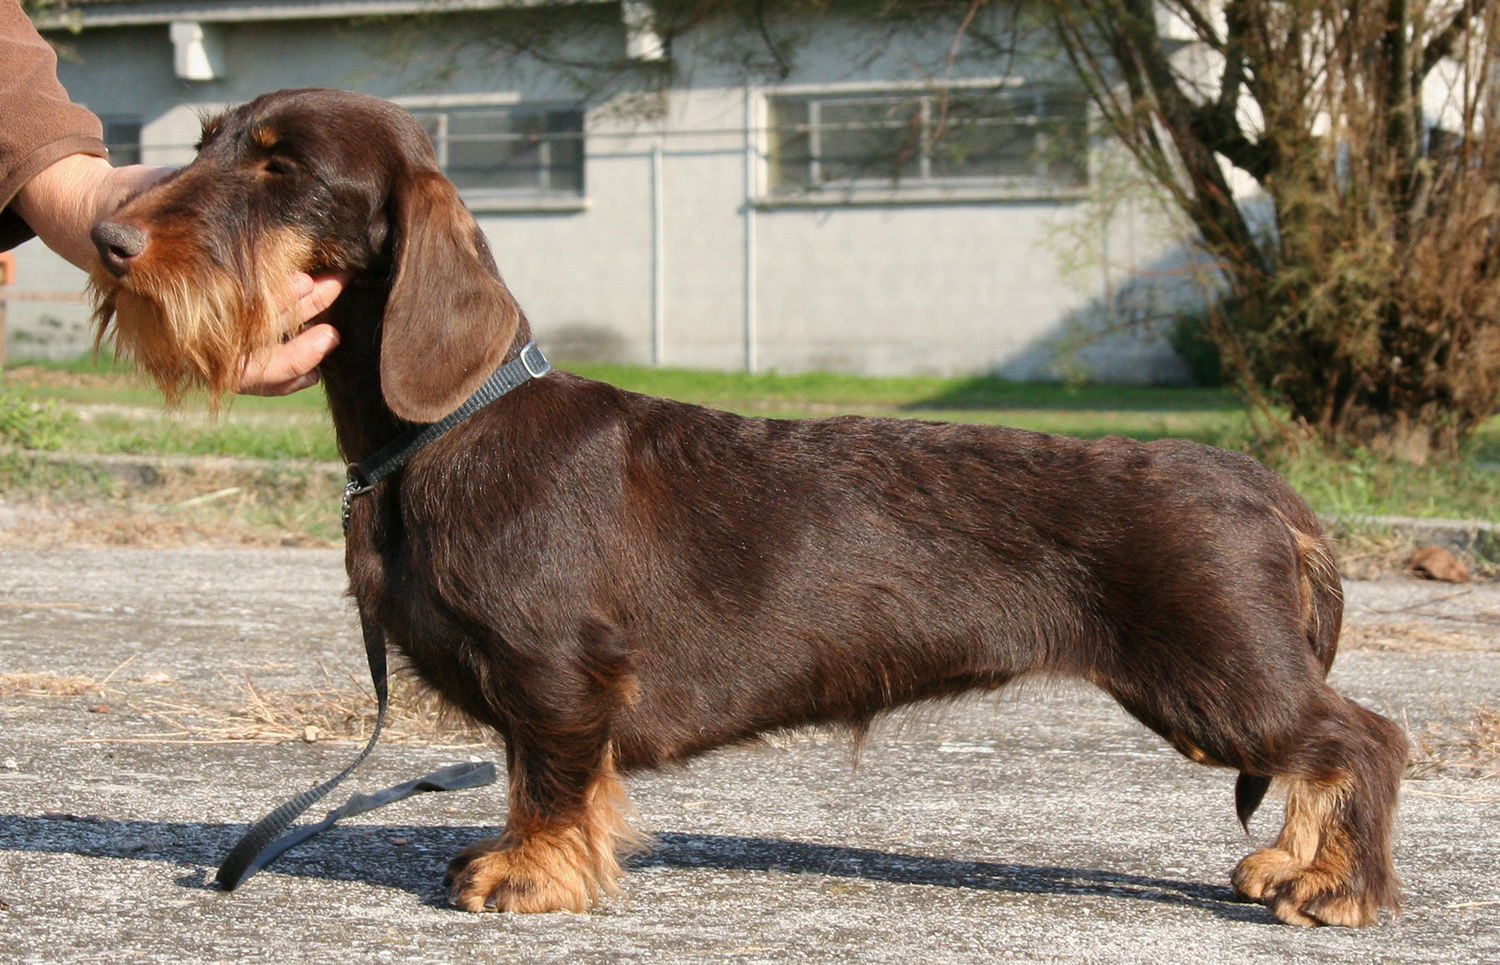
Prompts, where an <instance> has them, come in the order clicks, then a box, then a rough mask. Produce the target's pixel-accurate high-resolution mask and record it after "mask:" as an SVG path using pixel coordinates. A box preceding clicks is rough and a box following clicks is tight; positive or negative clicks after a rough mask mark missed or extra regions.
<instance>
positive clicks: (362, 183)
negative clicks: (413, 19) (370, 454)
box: [90, 90, 520, 422]
mask: <svg viewBox="0 0 1500 965" xmlns="http://www.w3.org/2000/svg"><path fill="white" fill-rule="evenodd" d="M93 238H94V243H95V245H96V246H97V247H98V249H99V255H100V262H99V265H98V266H97V267H96V268H95V270H94V271H93V272H92V275H91V278H90V284H91V286H92V288H93V289H94V292H95V295H96V302H97V306H98V307H97V310H96V319H97V321H98V323H99V332H100V336H101V337H102V336H103V333H104V331H105V327H106V326H107V325H108V324H109V321H110V319H111V318H113V319H114V323H115V341H116V346H117V350H118V351H122V352H124V353H126V354H129V355H131V356H133V357H134V358H135V359H136V360H137V361H138V362H139V363H140V365H141V366H142V367H143V368H144V369H145V370H146V371H147V372H148V373H149V374H150V375H151V377H152V378H153V379H154V380H155V381H156V382H157V384H158V385H160V387H161V388H162V390H163V392H164V393H165V394H166V395H167V397H168V398H169V399H171V400H176V399H178V398H180V397H181V394H182V393H183V391H184V390H185V389H188V388H192V387H194V386H197V387H203V388H206V389H208V391H209V393H210V397H211V399H213V400H215V401H217V400H219V399H221V398H222V397H223V395H224V394H226V393H227V392H230V391H232V390H233V389H234V387H235V386H236V384H237V383H238V381H239V377H240V373H241V371H242V370H243V368H244V365H245V363H246V361H247V359H249V357H250V356H251V354H252V353H254V352H255V351H257V350H259V349H262V348H265V347H268V346H271V345H274V344H276V343H277V342H279V341H283V340H285V339H287V338H289V337H291V336H292V335H293V334H295V331H294V329H295V327H296V323H295V321H293V320H291V318H290V315H289V312H288V311H287V310H286V309H287V307H288V305H289V296H288V295H287V294H286V293H285V292H284V287H285V285H286V283H287V280H288V277H289V276H290V274H291V273H292V272H294V271H307V272H318V271H329V270H341V269H342V270H350V271H352V272H354V273H355V278H356V280H355V282H354V284H375V285H378V286H380V287H381V288H382V289H388V291H389V295H388V297H386V298H385V299H384V312H383V314H382V313H381V312H380V311H379V310H378V309H377V310H374V311H372V312H371V313H370V314H371V315H373V316H375V317H369V318H363V317H359V318H350V317H347V316H348V314H349V313H347V312H339V311H337V308H338V306H335V311H334V312H333V313H332V314H333V315H334V316H335V317H334V321H335V323H336V324H338V325H339V326H340V327H341V328H345V329H348V328H351V327H353V328H359V329H361V330H360V331H347V330H346V331H344V333H343V334H344V337H345V340H346V341H348V340H351V339H356V340H357V339H359V338H361V337H363V338H365V339H372V338H378V339H379V362H380V385H381V392H382V394H383V395H384V396H385V401H386V403H387V405H389V407H390V408H391V411H392V412H394V413H395V414H396V415H397V416H399V417H401V418H403V419H407V420H410V421H413V422H431V421H434V420H436V419H438V418H441V417H442V416H443V415H445V414H447V413H448V412H449V411H451V410H453V409H454V408H456V407H457V406H458V405H459V404H460V403H461V402H462V401H463V400H464V399H465V398H467V397H468V396H469V394H470V393H472V392H473V391H474V390H475V389H476V388H477V387H478V386H479V384H480V383H481V382H483V381H484V379H485V378H486V377H487V376H488V375H489V373H490V372H491V371H492V370H493V369H494V368H495V367H496V366H497V365H498V364H499V363H500V362H501V361H502V360H503V359H504V357H505V355H506V353H507V351H508V349H509V348H510V345H511V342H512V341H513V339H514V338H515V335H516V332H517V328H518V325H519V322H520V313H519V311H518V310H517V308H516V304H515V301H514V300H513V299H512V298H511V295H510V293H509V292H508V291H507V290H506V288H505V286H504V285H503V284H502V283H501V281H500V278H499V274H498V273H497V272H496V271H495V268H494V262H493V259H491V257H490V254H489V251H488V248H487V247H486V245H485V242H484V238H483V235H482V234H481V233H480V230H479V226H478V225H477V224H476V223H475V221H474V219H473V218H472V217H471V216H470V215H469V213H468V211H466V210H465V209H464V207H463V204H462V203H461V202H460V200H459V197H458V192H457V190H456V189H455V188H454V187H453V185H452V184H451V183H450V182H449V181H448V179H447V178H445V177H444V176H443V175H442V173H441V171H440V170H439V169H438V165H437V160H436V158H435V157H434V155H433V150H432V145H431V142H430V141H429V140H428V138H427V134H426V132H425V131H424V130H423V129H422V127H421V125H420V124H418V123H417V121H416V120H415V119H414V118H413V117H412V116H411V115H410V114H408V113H407V112H406V111H404V110H402V109H400V108H398V107H396V106H394V105H392V104H389V103H387V102H385V101H382V100H379V99H377V98H374V97H368V96H365V95H361V94H352V93H348V92H344V91H334V90H294V91H279V92H277V93H273V94H267V95H265V96H263V97H260V98H258V99H256V100H254V101H252V102H251V103H249V104H246V105H244V106H243V107H238V108H235V109H232V110H230V111H227V112H225V113H224V114H221V115H219V116H217V117H214V118H211V119H209V120H208V121H206V122H205V123H204V125H203V137H202V140H201V141H200V143H199V145H198V156H197V158H196V159H195V160H194V161H193V162H192V163H191V164H189V165H188V166H187V167H185V168H183V169H182V170H181V171H178V172H176V173H175V174H173V175H171V176H170V177H168V178H166V179H164V180H162V181H161V182H159V183H157V184H156V185H154V186H152V187H151V188H148V189H147V190H146V191H144V192H142V193H141V194H140V195H139V196H137V197H136V198H134V199H133V200H131V201H130V202H129V203H127V204H126V205H124V206H123V207H121V208H120V209H119V210H118V211H117V212H116V213H115V214H114V215H113V216H111V218H110V220H109V221H106V222H102V223H100V224H99V225H97V226H96V227H95V228H94V233H93ZM375 304H379V302H378V300H377V302H375Z"/></svg>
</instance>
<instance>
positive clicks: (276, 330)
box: [89, 236, 310, 410]
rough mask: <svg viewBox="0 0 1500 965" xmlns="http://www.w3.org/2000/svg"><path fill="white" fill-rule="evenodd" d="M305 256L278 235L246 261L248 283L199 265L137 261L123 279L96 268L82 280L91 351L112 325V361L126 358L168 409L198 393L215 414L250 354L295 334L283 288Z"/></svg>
mask: <svg viewBox="0 0 1500 965" xmlns="http://www.w3.org/2000/svg"><path fill="white" fill-rule="evenodd" d="M309 251H310V246H309V245H307V244H306V243H305V242H300V241H299V240H298V239H295V238H293V237H291V236H284V237H283V238H280V239H278V243H276V244H271V245H266V246H264V247H263V248H262V249H261V250H260V251H259V252H257V253H255V255H254V257H253V258H248V259H247V260H246V264H245V268H244V271H245V274H246V276H248V277H240V276H238V275H236V274H231V273H230V272H228V271H225V270H223V269H221V268H218V267H216V266H212V265H207V264H203V263H202V261H200V262H199V263H197V264H189V263H178V264H171V265H165V266H163V265H158V264H156V263H153V262H143V263H142V264H140V265H133V266H132V267H131V270H130V272H129V274H128V275H127V276H126V277H125V278H123V279H120V278H116V277H115V276H113V275H111V274H110V273H109V272H107V271H106V270H104V268H103V267H102V266H96V267H95V269H94V271H93V272H92V273H91V275H90V278H89V287H90V289H91V291H92V293H93V296H94V304H95V308H94V320H95V322H96V324H97V330H96V333H95V347H96V349H97V348H98V347H99V346H101V345H102V343H103V341H104V337H105V335H106V333H107V331H108V328H109V323H110V320H111V319H113V320H114V350H115V354H116V356H117V357H118V356H126V357H129V358H131V359H132V360H134V362H135V363H136V365H138V366H139V367H140V368H141V369H142V370H143V371H144V372H145V373H146V374H147V375H148V376H149V377H150V378H151V380H152V381H153V382H155V383H156V385H157V387H158V388H160V389H161V392H162V394H163V395H164V396H165V397H166V399H167V401H168V402H169V403H171V404H174V405H175V404H178V403H180V402H181V401H182V399H183V398H184V397H185V396H186V395H187V393H189V392H190V391H192V390H193V389H203V390H206V392H207V397H208V403H209V406H210V407H211V408H213V409H214V410H218V409H219V408H221V407H222V405H223V400H224V398H225V396H227V395H229V394H230V393H232V392H234V391H235V389H237V388H238V387H239V385H240V380H241V377H242V375H243V374H244V372H245V367H246V365H247V364H248V363H249V361H250V359H251V358H252V356H254V354H255V353H256V352H257V351H260V350H262V349H266V348H270V347H272V346H274V345H276V344H278V343H279V342H282V341H284V340H286V339H287V338H289V337H291V336H292V335H294V334H296V328H297V327H298V326H297V321H296V318H295V316H294V314H293V313H292V312H291V311H289V310H288V309H289V306H290V305H291V304H292V297H291V295H290V294H289V293H288V292H287V291H286V285H287V281H288V279H289V278H290V276H291V275H292V273H293V272H296V271H301V270H305V268H306V266H307V264H308V261H309V258H310V255H309ZM206 260H207V259H203V261H206Z"/></svg>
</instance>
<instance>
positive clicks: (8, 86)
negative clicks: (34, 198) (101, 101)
mask: <svg viewBox="0 0 1500 965" xmlns="http://www.w3.org/2000/svg"><path fill="white" fill-rule="evenodd" d="M70 154H93V155H97V156H98V157H106V156H108V152H107V151H106V150H105V149H104V128H103V125H101V124H100V123H99V118H97V117H95V116H94V115H93V114H91V113H89V112H88V111H87V110H85V109H84V108H82V107H79V106H78V105H77V104H74V103H73V102H72V101H70V100H69V99H68V92H67V91H66V90H63V86H62V84H61V82H59V81H58V79H57V55H56V54H54V53H53V52H52V48H51V47H49V46H47V42H46V41H45V40H43V39H42V38H41V35H39V34H38V33H37V32H36V28H35V27H33V26H32V25H31V20H30V19H29V18H28V17H27V16H26V14H25V13H23V12H22V10H21V5H20V3H19V2H18V0H0V251H7V250H9V249H11V248H14V247H15V246H16V245H18V244H20V243H21V242H23V241H25V240H26V239H28V238H30V237H31V236H32V235H33V234H34V232H32V230H31V228H30V227H29V226H28V225H27V224H26V222H24V221H22V220H21V218H20V217H19V216H18V215H17V214H16V213H15V212H14V211H11V210H10V207H9V205H10V202H11V201H12V199H14V198H15V196H16V192H18V191H20V190H21V188H22V186H23V185H25V184H26V182H27V181H30V180H31V179H32V178H33V177H35V176H36V174H37V173H38V172H40V171H41V170H42V169H43V168H46V167H47V166H49V165H50V164H52V163H53V162H54V161H60V160H62V159H63V158H65V157H67V156H68V155H70Z"/></svg>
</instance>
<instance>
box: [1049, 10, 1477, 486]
mask: <svg viewBox="0 0 1500 965" xmlns="http://www.w3.org/2000/svg"><path fill="white" fill-rule="evenodd" d="M1493 7H1494V4H1492V3H1490V2H1489V0H1457V2H1450V3H1438V2H1433V3H1424V2H1422V0H1386V2H1377V3H1370V2H1361V0H1281V2H1269V0H1224V2H1215V0H1197V2H1194V0H1160V2H1153V0H1073V2H1070V3H1068V4H1066V5H1063V6H1060V7H1059V8H1058V11H1057V13H1056V23H1057V26H1058V31H1059V35H1060V36H1061V38H1062V40H1063V43H1064V45H1065V47H1066V50H1067V52H1068V54H1069V56H1070V57H1071V59H1072V61H1073V64H1074V66H1075V67H1076V69H1077V72H1078V75H1079V76H1080V78H1081V79H1082V81H1083V82H1084V84H1085V85H1086V86H1087V87H1088V89H1089V93H1090V95H1091V96H1092V98H1093V100H1094V101H1095V103H1096V104H1097V105H1098V106H1099V108H1100V110H1101V113H1102V116H1103V118H1104V120H1105V124H1106V127H1107V130H1108V132H1109V133H1110V134H1111V135H1113V136H1114V137H1116V138H1118V139H1119V141H1120V142H1121V143H1123V144H1124V145H1125V146H1126V147H1127V148H1128V149H1129V150H1130V152H1131V154H1132V155H1133V156H1134V158H1135V160H1136V162H1137V163H1138V164H1139V165H1140V167H1141V169H1142V170H1143V171H1144V172H1145V173H1146V175H1147V176H1148V177H1149V178H1150V180H1151V181H1152V182H1154V183H1155V184H1156V185H1157V186H1158V187H1159V188H1160V189H1161V190H1162V191H1164V192H1166V194H1167V195H1168V197H1169V198H1170V200H1171V203H1172V204H1173V205H1174V206H1175V207H1176V208H1177V209H1178V210H1180V211H1181V212H1182V213H1183V214H1184V215H1186V217H1187V219H1188V220H1189V221H1190V222H1191V224H1192V226H1193V227H1194V228H1195V229H1196V232H1197V234H1198V239H1199V241H1200V242H1201V244H1202V245H1203V247H1204V248H1205V249H1206V250H1207V251H1208V252H1209V253H1210V255H1211V256H1212V259H1213V263H1214V265H1215V267H1216V269H1217V272H1218V274H1219V281H1221V282H1222V285H1223V293H1224V297H1223V299H1222V300H1221V301H1220V302H1219V305H1218V310H1217V311H1214V312H1212V313H1211V314H1210V316H1209V318H1210V321H1209V333H1208V334H1209V336H1210V337H1211V339H1212V340H1213V341H1214V343H1215V344H1216V345H1217V346H1218V348H1219V350H1220V353H1221V357H1222V359H1223V361H1224V364H1225V366H1226V369H1227V372H1228V374H1229V376H1230V377H1231V378H1232V380H1233V381H1234V382H1235V383H1236V384H1237V385H1238V387H1239V388H1240V389H1241V390H1242V392H1243V393H1244V394H1245V395H1246V396H1247V397H1248V398H1249V399H1250V401H1251V402H1252V403H1253V404H1255V405H1257V406H1259V407H1261V408H1262V409H1264V410H1267V411H1279V412H1285V413H1287V414H1289V415H1290V418H1291V420H1292V423H1293V425H1295V426H1298V427H1301V428H1302V429H1304V430H1305V431H1307V432H1309V433H1312V434H1314V435H1316V436H1317V437H1320V438H1321V439H1322V440H1324V441H1326V442H1329V443H1335V444H1355V445H1365V446H1369V447H1372V448H1374V449H1376V450H1378V451H1384V452H1388V453H1391V454H1395V455H1398V456H1402V457H1405V458H1409V459H1413V460H1417V461H1420V460H1423V459H1425V458H1426V457H1427V456H1428V454H1430V453H1432V452H1434V451H1442V450H1452V449H1454V448H1455V447H1456V446H1458V445H1459V444H1461V443H1462V442H1463V441H1464V439H1465V438H1467V437H1468V436H1469V435H1470V433H1471V432H1472V431H1473V430H1474V429H1475V428H1476V427H1477V426H1478V425H1479V424H1481V423H1482V422H1483V421H1484V420H1486V419H1487V418H1489V416H1490V415H1491V414H1492V413H1494V411H1495V408H1496V403H1497V400H1500V191H1497V174H1500V126H1497V123H1496V122H1497V120H1500V118H1497V117H1496V116H1495V106H1496V98H1495V96H1494V95H1495V85H1494V81H1495V78H1493V77H1492V76H1491V70H1492V69H1493V66H1494V65H1495V63H1496V57H1497V55H1500V47H1497V39H1500V38H1497V29H1496V28H1497V18H1496V16H1495V12H1494V10H1493V9H1492V8H1493ZM1174 36H1175V37H1177V38H1181V39H1177V40H1174V39H1173V38H1174ZM1424 107H1425V109H1424ZM1235 171H1238V172H1243V175H1244V176H1248V179H1249V180H1250V181H1253V184H1254V186H1255V187H1256V188H1257V189H1258V191H1256V192H1254V193H1255V194H1256V197H1255V198H1250V199H1247V198H1246V192H1245V191H1240V192H1238V196H1237V192H1236V191H1234V190H1233V187H1234V182H1235V180H1236V178H1235V176H1234V175H1233V172H1235ZM1238 180H1244V178H1243V177H1241V178H1239V179H1238Z"/></svg>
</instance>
